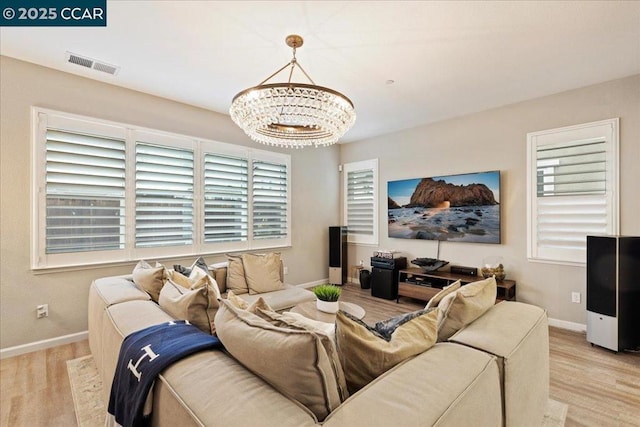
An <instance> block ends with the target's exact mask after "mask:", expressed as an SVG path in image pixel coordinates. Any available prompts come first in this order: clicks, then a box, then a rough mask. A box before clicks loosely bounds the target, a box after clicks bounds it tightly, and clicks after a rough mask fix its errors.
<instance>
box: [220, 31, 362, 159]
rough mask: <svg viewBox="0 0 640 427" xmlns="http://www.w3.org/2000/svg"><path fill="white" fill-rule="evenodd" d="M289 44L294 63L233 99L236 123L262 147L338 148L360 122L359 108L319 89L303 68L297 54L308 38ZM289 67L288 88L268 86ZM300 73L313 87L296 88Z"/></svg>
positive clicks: (299, 85)
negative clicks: (295, 78) (295, 76)
mask: <svg viewBox="0 0 640 427" xmlns="http://www.w3.org/2000/svg"><path fill="white" fill-rule="evenodd" d="M286 43H287V46H289V47H291V48H292V49H293V58H292V59H291V61H290V62H288V63H287V64H285V65H284V66H283V67H282V68H280V69H279V70H278V71H276V72H275V73H273V74H272V75H270V76H269V77H267V78H266V79H265V80H263V81H262V82H261V83H260V84H259V85H258V86H254V87H251V88H249V89H245V90H243V91H242V92H240V93H238V94H237V95H236V96H235V97H233V101H232V102H231V108H230V109H229V113H230V115H231V119H232V120H233V121H234V122H235V123H236V124H237V125H238V126H239V127H240V128H241V129H242V130H243V131H244V132H245V133H246V134H247V135H248V136H249V137H250V138H251V139H252V140H254V141H256V142H259V143H261V144H267V145H273V146H279V147H289V148H303V147H306V146H311V145H314V146H316V147H318V146H328V145H331V144H334V143H336V142H338V140H339V139H340V138H341V137H342V135H344V134H345V132H347V131H348V130H349V128H350V127H351V126H352V125H353V123H354V122H355V121H356V113H355V110H354V109H353V103H352V102H351V101H350V100H349V98H347V97H346V96H344V95H343V94H341V93H340V92H337V91H335V90H332V89H329V88H326V87H322V86H317V85H316V84H315V83H314V82H313V80H311V77H309V75H308V74H307V72H306V71H304V69H303V68H302V67H301V66H300V64H298V62H297V60H296V48H299V47H300V46H302V44H303V39H302V37H300V36H297V35H290V36H288V37H287V38H286ZM287 67H290V71H289V79H288V80H287V82H286V83H267V82H268V81H269V80H271V79H272V78H273V77H275V76H276V75H277V74H279V73H280V72H282V71H283V70H284V69H285V68H287ZM296 67H298V68H299V69H300V71H302V73H303V74H304V75H305V77H306V78H307V79H309V81H310V82H311V84H305V83H293V82H291V77H292V75H293V71H294V69H295V68H296Z"/></svg>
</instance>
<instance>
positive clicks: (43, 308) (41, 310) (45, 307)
mask: <svg viewBox="0 0 640 427" xmlns="http://www.w3.org/2000/svg"><path fill="white" fill-rule="evenodd" d="M36 317H37V318H38V319H42V318H43V317H49V304H41V305H39V306H37V307H36Z"/></svg>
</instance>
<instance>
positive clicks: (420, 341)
mask: <svg viewBox="0 0 640 427" xmlns="http://www.w3.org/2000/svg"><path fill="white" fill-rule="evenodd" d="M437 319H438V309H437V308H432V309H428V310H420V311H418V312H414V313H411V314H409V315H406V314H404V315H402V316H399V317H398V318H393V319H389V320H388V321H386V322H379V323H378V324H377V325H376V327H375V328H371V327H369V326H368V325H367V324H366V323H364V322H363V321H361V320H358V319H356V318H355V317H353V316H351V315H349V314H348V313H345V312H344V311H339V312H338V313H337V315H336V342H337V344H338V352H339V354H340V362H341V363H342V368H343V369H344V374H345V377H346V381H347V386H348V388H349V392H350V393H355V392H356V391H357V390H359V389H361V388H362V387H364V386H365V385H367V384H368V383H369V382H371V381H372V380H373V379H375V378H376V377H378V376H379V375H381V374H383V373H384V372H386V371H388V370H389V369H391V368H392V367H394V366H395V365H397V364H398V363H400V362H402V361H403V360H405V359H407V358H409V357H412V356H415V355H416V354H420V353H422V352H424V351H426V350H428V349H429V348H431V346H433V345H434V344H435V342H436V338H437Z"/></svg>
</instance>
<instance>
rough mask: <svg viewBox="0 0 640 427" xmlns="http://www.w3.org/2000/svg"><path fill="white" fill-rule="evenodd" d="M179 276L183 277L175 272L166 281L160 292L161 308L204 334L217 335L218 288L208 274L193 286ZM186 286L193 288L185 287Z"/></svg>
mask: <svg viewBox="0 0 640 427" xmlns="http://www.w3.org/2000/svg"><path fill="white" fill-rule="evenodd" d="M179 276H182V275H180V273H178V272H173V274H172V276H171V278H169V279H168V280H167V281H166V283H165V285H164V286H163V288H162V290H161V291H160V298H159V304H160V307H162V309H163V310H165V311H166V312H167V313H168V314H170V315H171V316H172V317H174V318H176V319H182V320H188V321H189V322H190V323H191V324H193V325H194V326H196V327H197V328H198V329H200V330H201V331H203V332H206V333H208V334H213V333H215V332H216V327H215V315H216V312H217V311H218V307H219V302H218V300H219V299H220V292H219V291H218V286H217V285H216V284H215V282H214V281H213V279H212V278H211V276H209V275H208V274H205V275H204V276H203V277H202V278H201V279H200V280H198V281H196V282H195V283H193V284H191V283H190V281H188V279H187V278H184V276H182V277H183V278H184V279H186V280H184V279H178V277H179ZM176 279H178V280H176ZM184 284H187V285H188V284H191V286H190V287H185V286H184Z"/></svg>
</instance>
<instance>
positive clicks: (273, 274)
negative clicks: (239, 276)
mask: <svg viewBox="0 0 640 427" xmlns="http://www.w3.org/2000/svg"><path fill="white" fill-rule="evenodd" d="M242 264H243V266H244V277H245V280H246V282H247V287H248V288H249V294H250V295H255V294H262V293H265V292H274V291H280V290H282V289H284V283H282V280H281V279H280V266H281V264H282V262H281V261H280V254H279V253H276V252H271V253H267V254H242Z"/></svg>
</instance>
